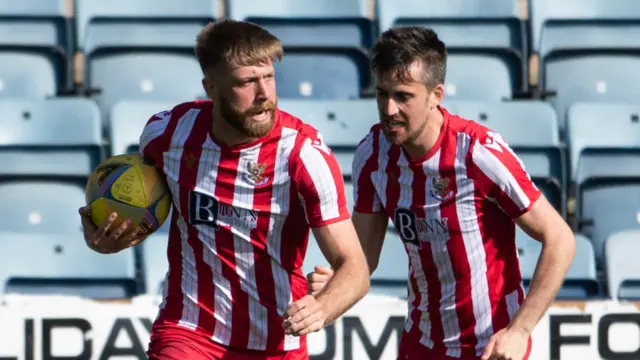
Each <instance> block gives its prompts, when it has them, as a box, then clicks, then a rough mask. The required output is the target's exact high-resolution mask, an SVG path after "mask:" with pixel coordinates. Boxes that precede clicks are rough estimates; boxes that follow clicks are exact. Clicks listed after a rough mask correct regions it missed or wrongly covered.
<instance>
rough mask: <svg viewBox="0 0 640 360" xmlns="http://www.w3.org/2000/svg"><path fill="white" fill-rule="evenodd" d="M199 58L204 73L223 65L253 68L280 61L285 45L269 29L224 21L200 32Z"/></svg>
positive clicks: (198, 43) (243, 22) (197, 52)
mask: <svg viewBox="0 0 640 360" xmlns="http://www.w3.org/2000/svg"><path fill="white" fill-rule="evenodd" d="M195 52H196V57H197V58H198V62H199V63H200V68H202V71H203V72H204V73H207V72H208V71H210V70H212V69H215V68H217V67H218V66H220V65H229V64H234V65H238V66H252V65H258V64H264V63H267V62H269V61H276V60H281V59H282V55H283V50H282V43H281V42H280V40H279V39H278V38H277V37H276V36H274V35H273V34H271V33H270V32H269V31H267V30H266V29H264V28H262V27H260V26H258V25H256V24H253V23H250V22H246V21H237V20H231V19H224V20H220V21H217V22H212V23H209V24H208V25H206V26H205V27H204V29H202V31H200V33H199V34H198V38H197V42H196V49H195Z"/></svg>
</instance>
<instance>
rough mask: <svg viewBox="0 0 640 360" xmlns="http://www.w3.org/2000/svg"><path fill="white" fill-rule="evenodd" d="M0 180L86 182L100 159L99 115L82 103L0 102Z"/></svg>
mask: <svg viewBox="0 0 640 360" xmlns="http://www.w3.org/2000/svg"><path fill="white" fill-rule="evenodd" d="M0 113H1V114H2V121H0V176H7V175H40V176H71V177H86V176H88V175H89V173H91V171H93V169H94V168H95V167H96V166H97V165H98V164H99V162H100V161H101V160H102V159H103V151H102V133H101V127H100V123H101V119H100V113H99V111H98V108H97V107H96V105H95V104H94V103H93V102H92V101H90V100H88V99H83V98H61V99H52V100H34V101H30V100H0Z"/></svg>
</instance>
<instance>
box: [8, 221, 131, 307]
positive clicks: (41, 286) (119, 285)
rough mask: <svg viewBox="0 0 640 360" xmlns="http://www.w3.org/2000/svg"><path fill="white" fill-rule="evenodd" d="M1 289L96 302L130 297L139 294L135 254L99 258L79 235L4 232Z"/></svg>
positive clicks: (125, 252) (124, 251) (124, 252)
mask: <svg viewBox="0 0 640 360" xmlns="http://www.w3.org/2000/svg"><path fill="white" fill-rule="evenodd" d="M27 258H28V261H25V259H27ZM34 264H37V266H34ZM0 286H1V287H2V292H3V293H20V294H57V295H76V296H82V297H88V298H97V299H115V298H129V297H131V296H133V295H135V294H136V292H137V291H138V290H137V283H136V280H135V263H134V258H133V252H132V250H130V249H127V250H123V251H121V252H119V253H116V254H110V255H104V254H100V253H97V252H95V251H93V250H91V249H89V248H88V247H87V245H86V244H85V241H84V239H83V236H82V234H81V233H78V234H76V235H71V234H55V233H48V232H47V233H34V234H28V233H24V234H23V233H21V234H17V233H0Z"/></svg>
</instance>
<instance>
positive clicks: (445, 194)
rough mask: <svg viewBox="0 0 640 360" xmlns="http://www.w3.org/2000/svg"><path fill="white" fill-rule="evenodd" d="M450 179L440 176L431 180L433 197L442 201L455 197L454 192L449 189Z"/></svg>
mask: <svg viewBox="0 0 640 360" xmlns="http://www.w3.org/2000/svg"><path fill="white" fill-rule="evenodd" d="M449 180H450V179H449V178H442V177H440V176H436V177H433V178H432V179H431V195H432V196H433V197H435V198H436V199H438V200H440V201H444V200H447V199H449V198H450V197H451V195H453V191H452V190H451V188H450V187H449Z"/></svg>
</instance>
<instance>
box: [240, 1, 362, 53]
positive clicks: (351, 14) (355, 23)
mask: <svg viewBox="0 0 640 360" xmlns="http://www.w3.org/2000/svg"><path fill="white" fill-rule="evenodd" d="M228 4H229V8H228V10H229V11H228V13H229V16H230V17H231V18H233V19H238V20H248V21H251V22H254V23H257V24H260V25H262V26H264V27H265V28H266V29H268V30H269V31H271V32H272V33H273V34H274V35H276V36H277V37H278V38H279V39H280V40H281V41H282V43H283V44H284V45H285V46H329V47H334V46H351V47H364V48H370V47H371V45H372V43H373V40H374V29H373V22H372V21H371V20H370V19H368V12H367V1H365V0H330V1H327V0H325V1H315V0H297V1H284V0H277V1H263V0H230V1H228Z"/></svg>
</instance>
